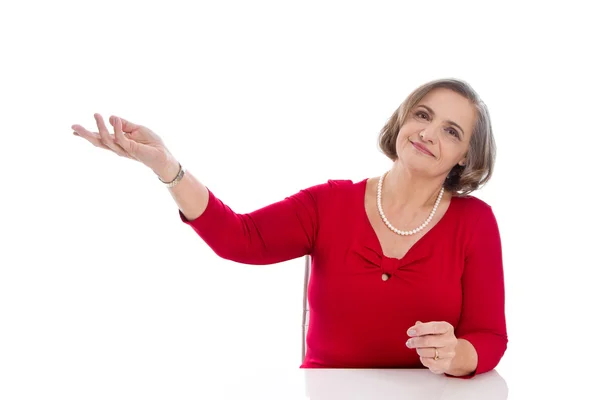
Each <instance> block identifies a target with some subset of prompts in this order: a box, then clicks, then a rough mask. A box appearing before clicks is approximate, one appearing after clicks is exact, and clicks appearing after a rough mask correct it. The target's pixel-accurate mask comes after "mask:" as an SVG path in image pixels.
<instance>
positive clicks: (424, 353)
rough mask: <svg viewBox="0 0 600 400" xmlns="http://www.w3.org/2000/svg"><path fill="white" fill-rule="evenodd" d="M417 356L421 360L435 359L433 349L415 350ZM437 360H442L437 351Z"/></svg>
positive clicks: (422, 348)
mask: <svg viewBox="0 0 600 400" xmlns="http://www.w3.org/2000/svg"><path fill="white" fill-rule="evenodd" d="M417 354H418V355H419V356H420V357H423V358H435V347H420V348H417ZM438 358H442V354H440V351H439V350H438Z"/></svg>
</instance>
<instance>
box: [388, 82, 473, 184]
mask: <svg viewBox="0 0 600 400" xmlns="http://www.w3.org/2000/svg"><path fill="white" fill-rule="evenodd" d="M476 118H477V112H476V110H475V107H474V106H473V105H472V104H471V102H470V101H469V100H468V99H466V98H465V97H463V96H461V95H460V94H458V93H456V92H454V91H452V90H450V89H445V88H438V89H434V90H432V91H430V92H429V93H428V94H427V95H426V96H425V97H423V99H422V100H421V101H420V102H418V103H417V105H415V107H414V108H413V109H412V110H410V111H409V113H408V115H407V117H406V121H405V122H404V125H402V127H401V128H400V132H399V133H398V138H397V140H396V152H397V154H398V162H400V163H401V164H402V165H404V167H405V168H409V169H410V170H411V171H413V172H416V173H419V174H424V175H428V176H431V177H442V176H443V177H444V178H445V177H446V175H448V173H449V172H450V170H451V169H452V168H453V167H454V166H455V165H456V164H461V165H463V164H464V163H465V161H466V154H467V150H468V148H469V141H470V140H471V135H472V134H473V128H474V126H475V121H476Z"/></svg>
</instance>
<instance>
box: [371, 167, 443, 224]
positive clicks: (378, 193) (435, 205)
mask: <svg viewBox="0 0 600 400" xmlns="http://www.w3.org/2000/svg"><path fill="white" fill-rule="evenodd" d="M386 175H387V172H386V173H385V174H383V175H382V176H381V177H380V178H379V183H378V184H377V209H378V210H379V215H380V216H381V219H382V220H383V223H384V224H385V225H386V226H387V227H388V228H390V230H391V231H393V232H395V233H397V234H398V235H402V236H408V235H414V234H415V233H417V232H420V231H422V230H423V229H424V228H425V227H426V226H427V225H429V223H430V222H431V220H432V218H433V216H434V214H435V212H436V211H437V208H438V206H439V205H440V202H441V201H442V196H443V195H444V187H443V186H442V189H441V190H440V194H438V197H437V200H436V201H435V204H434V206H433V210H431V213H429V217H427V219H426V220H425V222H423V223H422V224H421V226H419V227H418V228H415V229H413V230H411V231H401V230H400V229H397V228H394V226H393V225H392V224H391V223H390V221H388V219H387V217H386V216H385V214H384V213H383V207H381V188H382V187H383V178H384V177H385V176H386Z"/></svg>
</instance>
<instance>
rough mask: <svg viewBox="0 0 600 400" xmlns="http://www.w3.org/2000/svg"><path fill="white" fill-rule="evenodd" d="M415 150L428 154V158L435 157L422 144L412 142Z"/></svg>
mask: <svg viewBox="0 0 600 400" xmlns="http://www.w3.org/2000/svg"><path fill="white" fill-rule="evenodd" d="M411 143H412V145H413V146H414V147H415V149H417V150H419V151H420V152H421V153H424V154H427V155H428V156H431V157H435V156H434V155H433V153H432V152H430V151H429V150H427V147H425V146H423V145H422V144H420V143H414V142H411Z"/></svg>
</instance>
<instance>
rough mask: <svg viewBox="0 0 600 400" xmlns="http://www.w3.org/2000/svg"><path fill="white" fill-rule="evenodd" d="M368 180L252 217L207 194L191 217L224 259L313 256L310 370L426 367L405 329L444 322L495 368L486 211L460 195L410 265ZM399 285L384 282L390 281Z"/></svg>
mask: <svg viewBox="0 0 600 400" xmlns="http://www.w3.org/2000/svg"><path fill="white" fill-rule="evenodd" d="M366 183H367V180H366V179H365V180H362V181H360V182H358V183H353V182H352V181H348V180H329V181H328V182H327V183H324V184H320V185H316V186H313V187H310V188H308V189H304V190H301V191H300V192H298V193H297V194H295V195H293V196H290V197H287V198H286V199H284V200H282V201H279V202H277V203H274V204H271V205H269V206H266V207H264V208H261V209H259V210H256V211H254V212H251V213H248V214H237V213H235V212H234V211H232V210H231V209H230V208H229V207H228V206H227V205H225V204H224V203H223V202H221V201H220V200H219V199H218V198H217V197H215V195H214V194H213V193H212V192H210V190H209V200H208V206H207V208H206V210H205V211H204V213H203V214H202V215H201V216H200V217H198V218H197V219H195V220H193V221H188V220H187V219H186V218H185V217H184V216H183V214H182V213H181V212H180V217H181V219H182V221H183V222H185V223H187V224H189V225H190V226H191V227H192V228H193V229H194V230H195V231H196V232H197V233H198V235H200V237H201V238H202V239H203V240H204V241H205V242H206V243H207V245H208V246H210V248H212V249H213V250H214V251H215V253H216V254H217V255H219V256H220V257H223V258H225V259H228V260H232V261H235V262H240V263H245V264H272V263H277V262H282V261H287V260H290V259H294V258H298V257H302V256H304V255H306V254H310V255H311V257H312V269H311V275H310V283H309V287H308V301H309V308H310V323H309V327H308V332H307V353H306V358H305V361H304V363H303V364H302V367H307V368H311V367H312V368H315V367H324V368H338V367H339V368H401V367H407V368H419V367H422V365H421V363H420V361H419V356H418V354H417V352H416V350H415V349H409V348H407V347H406V341H407V340H408V336H407V334H406V331H407V330H408V328H409V327H411V326H412V325H414V324H415V322H416V321H422V322H428V321H446V322H449V323H450V324H452V325H453V326H454V329H455V335H456V337H457V338H464V339H466V340H468V341H469V342H470V343H471V344H473V346H474V347H475V349H476V351H477V354H478V360H479V362H478V366H477V370H476V373H483V372H486V371H489V370H491V369H493V368H495V367H496V365H497V364H498V362H499V361H500V358H501V357H502V356H503V354H504V352H505V350H506V345H507V341H508V340H507V335H506V322H505V315H504V276H503V268H502V250H501V243H500V235H499V231H498V226H497V223H496V219H495V217H494V214H493V212H492V210H491V208H490V206H488V205H487V204H486V203H484V202H483V201H481V200H479V199H477V198H475V197H472V196H468V197H453V198H452V200H451V202H450V206H449V208H448V210H447V211H446V213H445V214H444V216H443V217H442V218H441V220H440V221H439V222H438V223H437V224H436V225H435V226H433V227H432V228H431V229H430V230H429V231H428V232H427V233H426V234H425V235H424V236H423V237H422V238H421V239H419V241H418V242H417V243H416V244H415V245H413V246H412V247H411V248H410V250H409V251H408V253H407V254H406V255H405V256H404V257H403V258H402V259H396V258H389V257H386V256H384V255H383V252H382V250H381V245H380V243H379V240H378V238H377V236H376V234H375V231H374V230H373V228H372V226H371V224H370V222H369V220H368V217H367V214H366V211H365V208H364V198H365V190H366ZM383 272H386V273H388V274H389V275H391V277H390V278H389V279H388V280H387V281H383V280H382V278H381V276H382V273H383Z"/></svg>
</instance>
